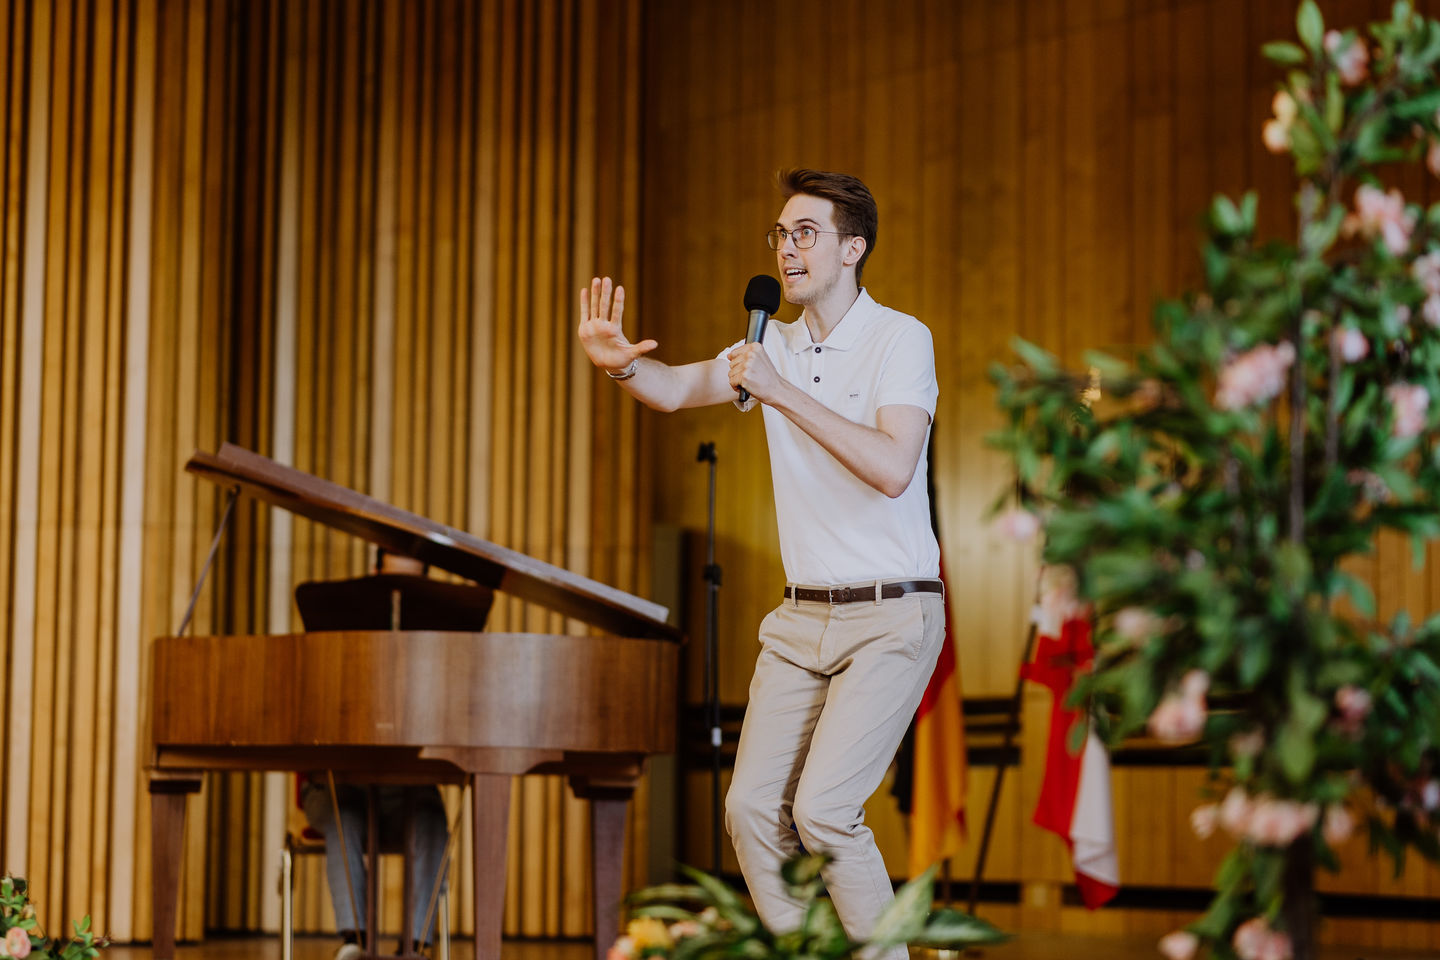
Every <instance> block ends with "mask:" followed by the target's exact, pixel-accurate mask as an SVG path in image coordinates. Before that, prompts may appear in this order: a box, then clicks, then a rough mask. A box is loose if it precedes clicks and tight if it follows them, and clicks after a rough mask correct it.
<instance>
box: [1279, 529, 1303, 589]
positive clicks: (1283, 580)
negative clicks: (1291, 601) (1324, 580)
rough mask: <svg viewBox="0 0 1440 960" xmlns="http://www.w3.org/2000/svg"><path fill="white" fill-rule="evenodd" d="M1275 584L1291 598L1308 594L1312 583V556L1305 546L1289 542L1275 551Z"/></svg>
mask: <svg viewBox="0 0 1440 960" xmlns="http://www.w3.org/2000/svg"><path fill="white" fill-rule="evenodd" d="M1275 582H1276V585H1277V586H1279V587H1280V589H1282V590H1284V591H1285V593H1286V594H1287V595H1289V596H1290V597H1297V596H1300V595H1301V594H1303V593H1305V592H1306V587H1307V586H1308V585H1309V583H1310V555H1309V554H1308V553H1307V552H1306V551H1305V548H1304V547H1303V546H1301V545H1300V544H1298V543H1290V542H1289V541H1287V542H1285V543H1282V544H1281V545H1280V546H1279V547H1277V548H1276V549H1275Z"/></svg>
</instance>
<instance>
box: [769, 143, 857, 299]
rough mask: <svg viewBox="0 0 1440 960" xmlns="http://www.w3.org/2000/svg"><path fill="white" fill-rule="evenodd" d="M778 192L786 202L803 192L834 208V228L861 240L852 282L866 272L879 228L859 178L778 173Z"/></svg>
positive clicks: (817, 172) (821, 173)
mask: <svg viewBox="0 0 1440 960" xmlns="http://www.w3.org/2000/svg"><path fill="white" fill-rule="evenodd" d="M775 180H776V182H777V183H778V184H779V185H780V193H781V194H782V195H784V197H785V199H786V200H789V199H790V198H791V197H793V196H795V194H797V193H803V194H805V195H806V196H807V197H819V198H820V199H821V200H829V201H830V202H831V203H832V204H834V205H835V229H837V230H839V231H840V232H841V233H845V234H849V235H850V236H852V237H863V238H864V240H865V252H864V253H862V254H860V260H859V262H858V263H856V264H855V282H856V283H859V282H860V274H861V273H862V272H863V271H864V269H865V261H866V260H868V259H869V258H870V251H872V250H874V249H875V232H876V231H877V230H878V229H879V226H880V211H879V210H877V209H876V207H875V198H874V197H873V196H871V195H870V188H869V187H867V186H865V184H863V183H861V182H860V178H859V177H852V176H850V174H848V173H829V172H826V171H824V170H806V169H803V168H797V169H794V170H781V171H779V172H778V173H776V174H775Z"/></svg>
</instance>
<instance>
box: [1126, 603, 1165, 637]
mask: <svg viewBox="0 0 1440 960" xmlns="http://www.w3.org/2000/svg"><path fill="white" fill-rule="evenodd" d="M1164 626H1165V621H1163V620H1161V619H1160V618H1159V617H1157V616H1156V615H1155V614H1154V613H1152V612H1151V611H1149V610H1146V609H1145V608H1144V607H1126V608H1125V609H1123V610H1121V611H1120V612H1119V613H1117V614H1115V632H1116V633H1117V634H1119V635H1120V636H1121V637H1123V638H1124V639H1126V640H1129V641H1130V642H1132V643H1143V642H1145V641H1146V640H1149V639H1150V638H1151V637H1153V636H1155V635H1156V634H1158V633H1160V631H1161V630H1162V629H1163V628H1164Z"/></svg>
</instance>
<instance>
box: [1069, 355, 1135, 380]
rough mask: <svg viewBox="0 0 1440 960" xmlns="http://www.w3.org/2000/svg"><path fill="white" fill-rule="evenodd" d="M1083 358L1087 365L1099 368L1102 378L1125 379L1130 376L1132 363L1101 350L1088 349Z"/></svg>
mask: <svg viewBox="0 0 1440 960" xmlns="http://www.w3.org/2000/svg"><path fill="white" fill-rule="evenodd" d="M1081 359H1082V360H1083V361H1084V363H1085V365H1086V366H1087V367H1094V368H1095V369H1096V370H1099V371H1100V377H1101V379H1102V380H1124V379H1126V378H1127V377H1129V376H1130V364H1128V363H1126V362H1125V361H1124V360H1121V359H1120V358H1119V357H1112V356H1110V354H1108V353H1104V352H1102V351H1100V350H1086V351H1085V353H1084V355H1083V356H1082V357H1081Z"/></svg>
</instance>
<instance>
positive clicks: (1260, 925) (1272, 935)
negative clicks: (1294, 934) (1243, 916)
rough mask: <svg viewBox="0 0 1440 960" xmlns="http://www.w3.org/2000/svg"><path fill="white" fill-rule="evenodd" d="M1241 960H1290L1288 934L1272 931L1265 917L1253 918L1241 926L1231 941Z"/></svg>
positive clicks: (1290, 949)
mask: <svg viewBox="0 0 1440 960" xmlns="http://www.w3.org/2000/svg"><path fill="white" fill-rule="evenodd" d="M1231 943H1232V945H1233V946H1234V947H1235V952H1236V953H1237V954H1238V955H1239V956H1240V960H1290V957H1291V955H1292V947H1291V944H1290V937H1289V935H1288V934H1284V933H1280V932H1278V931H1276V930H1272V929H1270V924H1268V923H1266V922H1265V918H1264V917H1252V918H1251V919H1249V920H1246V921H1245V922H1244V923H1242V924H1240V926H1239V927H1237V928H1236V930H1235V937H1234V939H1233V940H1232V941H1231Z"/></svg>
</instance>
